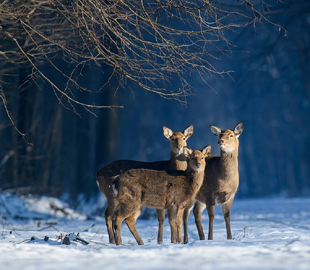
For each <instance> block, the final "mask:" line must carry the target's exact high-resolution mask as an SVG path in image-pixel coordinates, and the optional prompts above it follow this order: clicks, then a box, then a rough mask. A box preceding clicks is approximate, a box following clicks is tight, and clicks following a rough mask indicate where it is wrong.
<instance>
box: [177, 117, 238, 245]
mask: <svg viewBox="0 0 310 270" xmlns="http://www.w3.org/2000/svg"><path fill="white" fill-rule="evenodd" d="M210 129H211V131H212V133H213V134H214V135H215V136H217V137H219V141H218V145H219V147H220V150H221V155H220V156H213V155H212V156H210V157H208V158H207V159H206V169H205V178H204V182H203V185H202V187H201V189H200V191H199V192H198V194H197V197H196V203H195V206H194V210H193V212H194V217H195V223H196V226H197V230H198V234H199V238H200V240H204V239H205V235H204V232H203V228H202V224H201V214H202V212H203V210H204V209H205V208H206V207H207V211H208V215H209V233H208V239H209V240H212V239H213V220H214V208H215V205H217V204H221V205H222V212H223V215H224V219H225V223H226V232H227V239H232V235H231V229H230V209H231V206H232V203H233V200H234V197H235V194H236V192H237V189H238V186H239V170H238V148H239V140H238V137H239V136H240V134H241V133H242V131H243V124H242V123H239V124H238V125H236V127H235V128H234V130H230V129H226V130H221V129H220V128H218V127H215V126H212V125H210ZM190 210H191V208H187V209H186V210H185V211H184V215H183V221H184V243H187V242H188V235H187V228H188V216H189V213H190Z"/></svg>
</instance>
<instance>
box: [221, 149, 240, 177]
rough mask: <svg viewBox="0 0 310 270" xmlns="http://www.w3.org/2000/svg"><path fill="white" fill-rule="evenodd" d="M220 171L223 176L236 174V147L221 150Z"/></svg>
mask: <svg viewBox="0 0 310 270" xmlns="http://www.w3.org/2000/svg"><path fill="white" fill-rule="evenodd" d="M219 163H220V164H219V165H220V168H221V169H220V172H221V173H222V174H223V176H224V177H229V176H233V175H236V174H237V173H238V149H236V150H234V151H232V152H223V151H221V157H220V162H219Z"/></svg>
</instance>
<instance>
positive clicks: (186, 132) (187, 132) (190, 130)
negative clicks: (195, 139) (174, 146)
mask: <svg viewBox="0 0 310 270" xmlns="http://www.w3.org/2000/svg"><path fill="white" fill-rule="evenodd" d="M193 133H194V127H193V125H190V126H188V127H187V128H186V129H184V131H183V135H184V136H185V137H186V139H188V138H189V137H190V136H192V135H193Z"/></svg>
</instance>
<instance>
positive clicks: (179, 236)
mask: <svg viewBox="0 0 310 270" xmlns="http://www.w3.org/2000/svg"><path fill="white" fill-rule="evenodd" d="M183 213H184V209H182V210H178V212H177V243H178V244H183V235H182V223H183V222H182V216H183Z"/></svg>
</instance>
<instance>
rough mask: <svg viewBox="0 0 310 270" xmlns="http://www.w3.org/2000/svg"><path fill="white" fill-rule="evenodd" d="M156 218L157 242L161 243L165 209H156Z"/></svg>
mask: <svg viewBox="0 0 310 270" xmlns="http://www.w3.org/2000/svg"><path fill="white" fill-rule="evenodd" d="M156 214H157V219H158V234H157V243H158V244H162V243H163V231H164V220H165V210H163V209H156Z"/></svg>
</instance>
